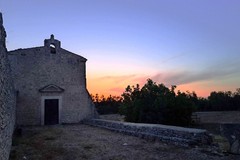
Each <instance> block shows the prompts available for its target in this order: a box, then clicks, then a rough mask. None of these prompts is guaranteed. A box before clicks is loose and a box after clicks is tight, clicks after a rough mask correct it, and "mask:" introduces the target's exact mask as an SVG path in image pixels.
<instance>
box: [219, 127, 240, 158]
mask: <svg viewBox="0 0 240 160" xmlns="http://www.w3.org/2000/svg"><path fill="white" fill-rule="evenodd" d="M219 126H220V133H221V135H223V136H224V137H226V138H227V139H228V141H229V143H230V150H229V151H230V152H231V153H234V154H240V145H239V141H240V124H234V123H223V124H220V125H219Z"/></svg>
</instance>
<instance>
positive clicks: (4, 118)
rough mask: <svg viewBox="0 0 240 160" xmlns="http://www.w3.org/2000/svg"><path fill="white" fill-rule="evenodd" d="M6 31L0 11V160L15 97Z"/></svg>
mask: <svg viewBox="0 0 240 160" xmlns="http://www.w3.org/2000/svg"><path fill="white" fill-rule="evenodd" d="M5 39H6V32H5V29H4V27H3V20H2V14H1V13H0V160H7V159H8V158H9V153H10V149H11V144H12V134H13V130H14V125H15V106H16V98H15V92H14V88H13V82H12V78H11V69H10V64H9V61H8V56H7V49H6V43H5V41H6V40H5Z"/></svg>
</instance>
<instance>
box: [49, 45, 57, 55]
mask: <svg viewBox="0 0 240 160" xmlns="http://www.w3.org/2000/svg"><path fill="white" fill-rule="evenodd" d="M50 52H51V53H53V54H55V53H56V46H55V44H53V43H52V44H50Z"/></svg>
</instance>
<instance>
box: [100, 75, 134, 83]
mask: <svg viewBox="0 0 240 160" xmlns="http://www.w3.org/2000/svg"><path fill="white" fill-rule="evenodd" d="M135 76H136V75H134V74H130V75H121V76H104V77H100V78H97V79H98V80H101V81H102V80H110V81H113V82H114V83H117V84H118V83H122V82H123V81H126V80H129V79H132V78H134V77H135Z"/></svg>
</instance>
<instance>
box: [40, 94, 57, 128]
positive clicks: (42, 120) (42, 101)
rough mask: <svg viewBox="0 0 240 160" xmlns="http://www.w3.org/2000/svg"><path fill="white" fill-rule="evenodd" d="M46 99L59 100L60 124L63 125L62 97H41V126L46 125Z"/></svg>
mask: <svg viewBox="0 0 240 160" xmlns="http://www.w3.org/2000/svg"><path fill="white" fill-rule="evenodd" d="M45 99H58V124H61V122H62V121H61V113H62V96H42V97H41V125H44V116H45Z"/></svg>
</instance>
